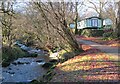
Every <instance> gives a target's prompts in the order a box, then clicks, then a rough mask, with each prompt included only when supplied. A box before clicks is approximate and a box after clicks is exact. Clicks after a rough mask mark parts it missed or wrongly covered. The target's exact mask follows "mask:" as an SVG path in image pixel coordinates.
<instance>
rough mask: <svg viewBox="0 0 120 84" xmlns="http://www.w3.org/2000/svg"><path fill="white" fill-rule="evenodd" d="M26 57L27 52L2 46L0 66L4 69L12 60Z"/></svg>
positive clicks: (14, 47)
mask: <svg viewBox="0 0 120 84" xmlns="http://www.w3.org/2000/svg"><path fill="white" fill-rule="evenodd" d="M26 56H28V53H27V52H24V51H22V50H21V49H20V48H19V47H17V46H13V47H11V48H10V47H8V46H3V47H2V66H3V67H6V66H8V65H9V64H10V62H12V61H13V60H15V59H17V58H20V57H26Z"/></svg>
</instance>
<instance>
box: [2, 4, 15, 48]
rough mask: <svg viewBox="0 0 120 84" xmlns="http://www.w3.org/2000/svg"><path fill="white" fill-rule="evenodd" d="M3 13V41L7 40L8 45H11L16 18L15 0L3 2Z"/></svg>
mask: <svg viewBox="0 0 120 84" xmlns="http://www.w3.org/2000/svg"><path fill="white" fill-rule="evenodd" d="M1 13H2V18H1V23H2V33H3V41H4V42H7V44H8V46H11V44H12V38H13V35H12V24H13V23H12V19H13V18H14V11H13V2H2V4H1Z"/></svg>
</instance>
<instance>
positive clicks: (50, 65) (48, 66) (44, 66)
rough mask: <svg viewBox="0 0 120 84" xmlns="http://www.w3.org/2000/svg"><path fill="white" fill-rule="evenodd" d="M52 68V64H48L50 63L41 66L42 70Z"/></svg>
mask: <svg viewBox="0 0 120 84" xmlns="http://www.w3.org/2000/svg"><path fill="white" fill-rule="evenodd" d="M52 66H53V64H52V63H50V62H48V63H45V64H43V65H42V67H43V68H46V69H47V68H50V67H52Z"/></svg>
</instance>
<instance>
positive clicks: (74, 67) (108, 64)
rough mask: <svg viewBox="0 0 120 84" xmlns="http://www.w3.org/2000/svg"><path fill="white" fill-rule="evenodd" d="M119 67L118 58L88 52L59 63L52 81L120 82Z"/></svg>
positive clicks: (97, 52)
mask: <svg viewBox="0 0 120 84" xmlns="http://www.w3.org/2000/svg"><path fill="white" fill-rule="evenodd" d="M89 51H90V52H89ZM93 51H94V49H93ZM119 65H120V62H118V56H115V55H112V54H107V53H102V52H100V51H94V52H92V50H87V51H86V52H84V53H82V54H80V55H79V56H76V57H74V58H72V59H69V60H68V61H66V62H64V63H61V64H60V63H59V64H58V65H57V67H56V68H55V70H54V72H56V75H55V76H54V77H53V79H52V80H51V81H56V82H58V80H59V82H68V81H70V82H77V81H80V80H88V81H89V80H118V77H119V76H118V73H117V72H118V67H117V66H119Z"/></svg>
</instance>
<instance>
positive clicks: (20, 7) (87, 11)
mask: <svg viewBox="0 0 120 84" xmlns="http://www.w3.org/2000/svg"><path fill="white" fill-rule="evenodd" d="M1 1H12V0H1ZM16 1H17V3H16V4H15V6H14V9H15V10H16V11H17V12H23V11H24V7H26V6H27V5H26V4H25V3H26V2H31V1H40V0H16ZM41 1H43V2H46V1H48V0H41ZM50 1H52V2H58V1H61V0H50ZM64 1H66V2H68V1H69V2H75V1H79V2H80V1H83V0H64ZM90 1H93V2H96V3H98V2H97V1H98V0H90ZM101 1H106V0H101ZM107 1H111V2H112V1H113V0H107ZM114 1H116V2H117V1H120V0H114ZM84 4H85V5H86V6H85V5H83V6H82V7H80V8H79V6H78V13H79V16H85V15H87V16H89V17H90V16H97V15H98V14H97V13H96V11H95V10H94V9H91V8H89V7H88V6H93V5H92V4H90V3H88V0H84Z"/></svg>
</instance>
